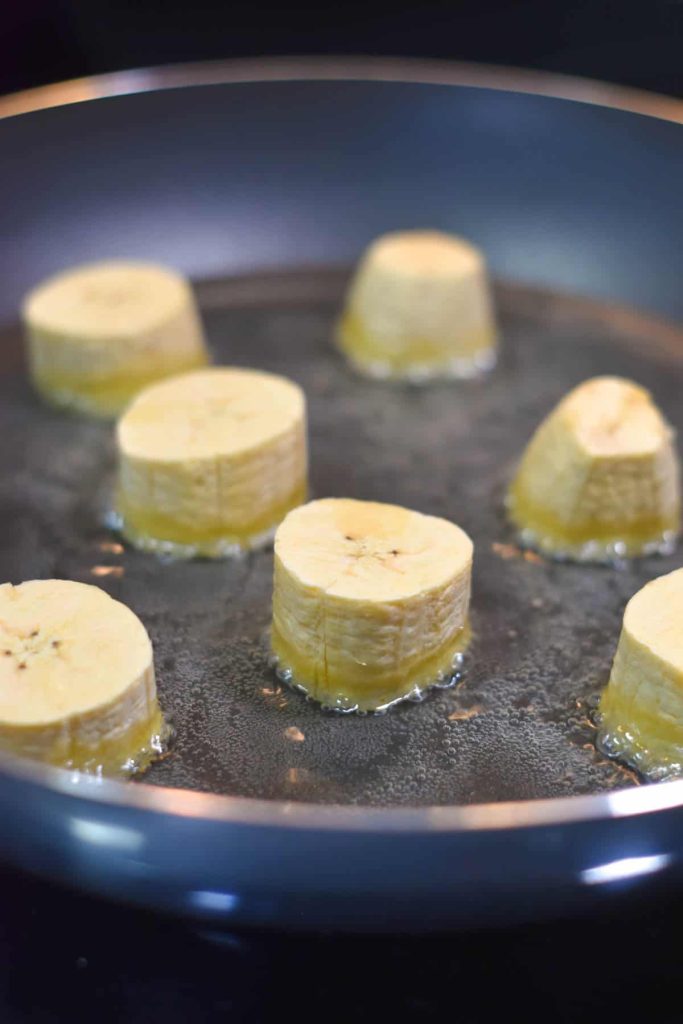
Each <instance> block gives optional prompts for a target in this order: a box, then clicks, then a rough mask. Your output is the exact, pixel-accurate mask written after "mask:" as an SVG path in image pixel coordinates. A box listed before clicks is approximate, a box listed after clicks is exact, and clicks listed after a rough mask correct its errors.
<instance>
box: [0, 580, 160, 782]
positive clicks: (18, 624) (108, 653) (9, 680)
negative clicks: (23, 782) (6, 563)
mask: <svg viewBox="0 0 683 1024" xmlns="http://www.w3.org/2000/svg"><path fill="white" fill-rule="evenodd" d="M163 735H164V727H163V723H162V718H161V712H160V710H159V705H158V703H157V696H156V686H155V681H154V666H153V659H152V645H151V643H150V639H149V637H148V635H147V632H146V630H145V627H144V626H143V625H142V623H141V622H140V620H139V619H138V618H137V616H136V615H135V614H134V613H133V612H132V611H131V610H130V609H129V608H127V607H126V606H125V605H123V604H121V603H120V602H119V601H114V600H113V599H112V598H111V597H109V595H108V594H106V593H105V592H104V591H103V590H100V589H99V588H98V587H93V586H89V585H87V584H85V583H72V582H69V581H66V580H33V581H31V582H28V583H22V584H20V585H19V586H13V585H12V584H11V583H5V584H3V585H2V586H0V747H2V748H3V749H5V750H8V751H10V752H12V753H14V754H18V755H20V756H24V757H29V758H33V759H36V760H40V761H47V762H49V763H50V764H53V765H59V766H61V767H65V768H72V769H77V770H81V771H87V772H94V773H102V772H103V773H117V772H126V771H128V772H129V771H133V770H139V769H141V768H143V767H145V766H146V765H147V764H148V763H149V762H150V760H151V759H152V758H153V756H154V755H155V754H156V753H158V752H159V750H160V743H161V742H162V738H163Z"/></svg>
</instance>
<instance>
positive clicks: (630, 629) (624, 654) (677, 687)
mask: <svg viewBox="0 0 683 1024" xmlns="http://www.w3.org/2000/svg"><path fill="white" fill-rule="evenodd" d="M681 622H683V569H677V570H676V571H675V572H672V573H669V574H668V575H667V576H660V577H659V578H658V579H656V580H652V582H650V583H648V584H646V586H644V587H643V588H642V590H639V591H638V593H637V594H635V596H634V597H632V598H631V600H630V601H629V603H628V604H627V606H626V611H625V612H624V621H623V626H622V630H621V636H620V638H619V645H618V647H617V653H616V655H615V658H614V664H613V665H612V673H611V676H610V680H609V684H608V686H607V689H606V690H605V692H604V694H603V697H602V701H601V704H600V716H601V730H600V735H599V744H600V746H601V747H602V749H603V750H604V751H605V752H606V753H609V754H611V755H612V756H618V757H620V758H622V759H623V760H625V761H626V762H628V763H629V764H631V765H632V766H633V767H634V768H637V769H638V770H640V771H641V772H643V774H645V775H646V776H649V777H650V778H653V779H663V778H670V777H674V776H681V775H683V631H682V630H681Z"/></svg>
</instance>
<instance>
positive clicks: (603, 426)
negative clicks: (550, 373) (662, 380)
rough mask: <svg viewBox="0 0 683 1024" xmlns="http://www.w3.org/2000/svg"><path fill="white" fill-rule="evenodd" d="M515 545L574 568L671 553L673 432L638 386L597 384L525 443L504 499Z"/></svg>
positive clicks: (568, 401)
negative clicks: (566, 561)
mask: <svg viewBox="0 0 683 1024" xmlns="http://www.w3.org/2000/svg"><path fill="white" fill-rule="evenodd" d="M508 511H509V515H510V518H511V520H512V522H513V523H514V524H515V525H516V526H517V527H518V529H519V530H520V531H521V539H522V542H523V543H524V544H526V545H528V546H530V547H536V548H538V549H540V550H542V551H544V552H546V553H548V554H551V555H555V556H558V557H566V558H572V559H576V560H578V561H595V562H605V561H611V560H613V559H615V558H622V557H630V556H637V555H641V554H648V553H654V552H656V551H662V552H665V551H669V550H670V549H671V547H672V546H673V543H674V540H675V537H676V535H677V533H678V531H679V528H680V483H679V468H678V460H677V457H676V452H675V448H674V434H673V431H672V429H671V427H670V426H669V425H668V423H666V421H665V420H664V418H663V417H662V414H661V413H660V412H659V410H658V409H657V407H656V406H655V405H654V403H653V402H652V399H651V397H650V395H649V393H648V392H647V391H645V389H644V388H641V387H639V386H638V385H637V384H633V383H632V382H631V381H628V380H622V379H621V378H619V377H596V378H595V379H593V380H589V381H586V382H585V383H583V384H580V385H579V387H577V388H575V389H574V390H573V391H571V392H570V393H569V394H568V395H567V396H566V397H565V398H564V399H563V400H562V401H561V402H560V403H559V405H558V406H557V407H556V408H555V409H554V410H553V411H552V412H551V413H550V415H549V416H548V417H547V418H546V419H545V420H544V421H543V423H541V425H540V427H539V428H538V430H537V431H536V433H535V434H534V436H533V437H532V439H531V441H530V442H529V444H528V446H527V448H526V451H525V452H524V455H523V457H522V460H521V463H520V466H519V469H518V471H517V475H516V476H515V479H514V481H513V483H512V486H511V488H510V491H509V495H508Z"/></svg>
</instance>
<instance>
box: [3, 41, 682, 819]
mask: <svg viewBox="0 0 683 1024" xmlns="http://www.w3.org/2000/svg"><path fill="white" fill-rule="evenodd" d="M265 81H271V82H275V81H309V82H312V81H376V82H395V83H405V84H416V85H419V84H422V85H448V86H451V85H455V86H461V87H463V86H465V87H475V88H486V89H493V90H498V91H504V92H518V93H529V94H533V95H537V96H544V97H548V98H553V99H563V100H568V101H573V102H580V103H586V104H590V105H596V106H601V107H607V108H611V109H614V110H619V111H623V112H626V113H631V114H636V115H644V116H648V117H653V118H657V119H659V120H665V121H669V122H673V123H677V124H683V100H677V99H675V98H673V97H668V96H662V95H658V94H656V93H649V92H646V91H643V90H638V89H631V88H627V87H623V86H619V85H613V84H609V83H604V82H599V81H595V80H592V79H582V78H577V77H573V76H567V75H560V74H555V73H549V72H545V71H537V70H526V69H517V68H510V67H502V66H491V65H485V64H471V63H461V62H449V61H439V60H421V59H414V58H395V57H271V58H266V59H262V58H245V59H239V60H231V61H207V62H202V63H196V64H172V65H163V66H160V67H153V68H141V69H133V70H127V71H120V72H113V73H108V74H103V75H96V76H92V77H86V78H78V79H71V80H69V81H66V82H59V83H55V84H52V85H47V86H40V87H38V88H35V89H29V90H24V91H22V92H17V93H13V94H10V95H8V96H5V97H0V118H6V117H13V116H17V115H21V114H26V113H31V112H37V111H42V110H48V109H51V108H53V107H61V106H68V105H71V104H74V103H81V102H88V101H92V100H97V99H103V98H106V97H114V96H123V95H133V94H137V93H143V92H158V91H161V90H166V89H174V88H186V87H195V86H209V85H221V84H239V83H245V84H246V83H257V82H265ZM0 774H1V775H3V776H5V777H6V778H7V779H9V780H13V781H16V782H17V783H22V782H23V783H25V784H29V785H31V784H32V785H35V786H40V787H41V788H45V789H48V790H51V791H53V792H56V793H59V794H61V795H62V796H65V797H71V798H72V799H76V800H78V799H87V800H89V801H93V802H95V803H98V804H109V805H116V806H126V807H130V808H133V809H136V810H138V811H142V812H153V813H157V814H165V815H170V816H179V817H190V818H201V819H206V820H212V821H222V822H229V823H232V824H234V825H243V826H261V827H278V828H282V827H290V828H298V829H307V830H310V829H324V830H326V831H342V832H344V831H354V832H355V831H361V832H390V833H392V832H426V833H434V832H438V833H444V832H447V833H448V832H450V833H462V832H478V831H497V830H508V829H512V828H519V827H524V828H529V827H548V826H560V825H568V824H570V823H572V822H586V821H591V820H599V819H603V820H604V819H616V818H629V817H632V816H636V815H641V814H650V813H655V812H659V811H665V810H670V809H673V808H676V807H678V806H681V805H683V780H681V781H675V782H665V783H660V784H658V785H656V786H646V787H637V788H634V789H628V790H618V791H614V792H610V793H597V794H590V795H587V796H571V797H554V798H551V799H543V800H529V801H514V802H501V803H488V804H472V805H466V806H424V807H389V808H386V807H372V806H345V805H333V804H329V805H325V804H313V803H303V802H301V803H299V802H284V801H270V800H262V799H252V798H247V797H239V796H226V795H217V794H210V793H198V792H194V791H191V790H180V789H173V788H170V787H161V786H153V785H151V784H149V783H144V782H141V783H135V784H133V785H131V784H127V783H123V782H119V781H116V780H112V779H98V778H94V777H88V776H81V777H79V778H78V784H76V783H75V779H74V774H73V773H71V772H68V771H66V770H64V769H60V768H55V767H52V766H49V765H43V764H39V763H33V762H30V761H23V760H20V759H17V758H14V757H12V756H11V755H8V754H4V753H0Z"/></svg>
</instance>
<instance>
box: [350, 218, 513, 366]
mask: <svg viewBox="0 0 683 1024" xmlns="http://www.w3.org/2000/svg"><path fill="white" fill-rule="evenodd" d="M338 342H339V346H340V348H341V349H342V351H343V352H344V353H345V354H346V356H347V358H348V359H349V360H350V362H351V363H352V364H353V365H354V366H355V367H356V368H357V369H358V370H360V371H361V372H362V373H365V374H367V375H369V376H373V377H380V378H388V379H397V380H402V379H403V380H413V381H423V380H429V379H432V378H438V377H473V376H476V375H477V374H479V373H481V372H482V371H484V370H487V369H490V368H491V367H492V366H493V364H494V362H495V358H496V344H497V334H496V326H495V320H494V315H493V309H492V302H491V296H490V291H489V284H488V277H487V272H486V265H485V262H484V258H483V256H482V254H481V252H480V251H479V250H478V249H477V248H475V246H473V245H471V244H470V243H469V242H466V241H465V240H464V239H462V238H457V237H456V236H455V235H447V234H443V233H441V232H438V231H402V232H395V233H392V234H388V235H383V236H382V237H381V238H378V239H377V240H376V241H375V242H373V244H372V245H371V246H370V247H369V248H368V250H367V251H366V253H365V255H364V256H363V258H362V260H361V262H360V264H359V266H358V269H357V271H356V273H355V276H354V278H353V281H352V283H351V287H350V290H349V294H348V296H347V300H346V308H345V310H344V313H343V316H342V318H341V321H340V324H339V328H338Z"/></svg>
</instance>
